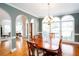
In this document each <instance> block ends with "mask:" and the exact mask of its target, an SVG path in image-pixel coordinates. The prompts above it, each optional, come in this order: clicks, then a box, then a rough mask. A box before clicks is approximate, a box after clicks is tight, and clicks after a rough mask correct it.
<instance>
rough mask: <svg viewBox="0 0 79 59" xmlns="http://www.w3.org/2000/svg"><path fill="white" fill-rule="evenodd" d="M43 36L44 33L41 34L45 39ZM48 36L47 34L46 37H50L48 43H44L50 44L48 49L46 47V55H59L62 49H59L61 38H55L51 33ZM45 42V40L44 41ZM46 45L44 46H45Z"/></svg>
mask: <svg viewBox="0 0 79 59" xmlns="http://www.w3.org/2000/svg"><path fill="white" fill-rule="evenodd" d="M45 36H46V35H44V36H43V39H46V38H45ZM50 36H51V37H50ZM50 36H48V37H49V38H48V39H50V38H51V39H50V40H49V41H50V43H49V42H47V43H46V44H47V45H50V48H51V49H50V48H49V49H47V50H46V54H45V55H46V56H54V55H57V56H61V55H62V49H61V44H62V39H58V38H56V37H55V35H54V36H52V35H50ZM52 37H53V38H52ZM44 43H45V42H44ZM47 45H46V46H47Z"/></svg>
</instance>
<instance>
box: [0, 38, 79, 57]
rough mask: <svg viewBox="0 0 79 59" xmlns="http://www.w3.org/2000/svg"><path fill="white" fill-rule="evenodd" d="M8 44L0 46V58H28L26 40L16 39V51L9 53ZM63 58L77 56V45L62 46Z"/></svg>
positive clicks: (64, 44) (78, 52)
mask: <svg viewBox="0 0 79 59" xmlns="http://www.w3.org/2000/svg"><path fill="white" fill-rule="evenodd" d="M8 47H9V45H8V42H3V43H2V44H1V45H0V56H28V47H27V43H26V39H16V51H14V52H12V53H11V52H10V50H9V48H8ZM62 55H63V56H79V45H71V44H66V43H63V44H62Z"/></svg>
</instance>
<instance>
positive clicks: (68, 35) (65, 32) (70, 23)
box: [61, 15, 74, 41]
mask: <svg viewBox="0 0 79 59" xmlns="http://www.w3.org/2000/svg"><path fill="white" fill-rule="evenodd" d="M61 22H62V39H63V40H69V41H74V17H73V16H72V15H66V16H63V17H62V19H61Z"/></svg>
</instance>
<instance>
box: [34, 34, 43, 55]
mask: <svg viewBox="0 0 79 59" xmlns="http://www.w3.org/2000/svg"><path fill="white" fill-rule="evenodd" d="M35 42H36V52H37V56H42V55H44V53H45V49H43V48H41V47H39V46H42V45H43V43H42V34H41V33H39V34H38V35H36V36H35ZM38 45H39V46H38Z"/></svg>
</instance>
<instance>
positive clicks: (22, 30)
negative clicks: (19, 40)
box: [16, 15, 28, 37]
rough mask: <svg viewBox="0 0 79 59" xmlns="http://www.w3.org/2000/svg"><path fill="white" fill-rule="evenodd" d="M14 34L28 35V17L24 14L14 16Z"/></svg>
mask: <svg viewBox="0 0 79 59" xmlns="http://www.w3.org/2000/svg"><path fill="white" fill-rule="evenodd" d="M16 34H17V35H18V36H20V37H28V19H27V17H26V16H25V15H18V16H17V18H16Z"/></svg>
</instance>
